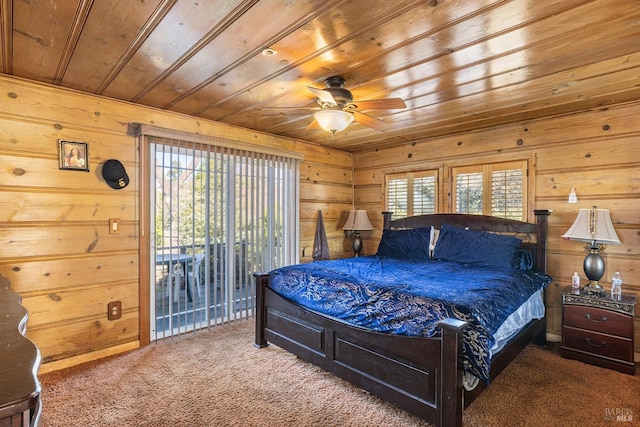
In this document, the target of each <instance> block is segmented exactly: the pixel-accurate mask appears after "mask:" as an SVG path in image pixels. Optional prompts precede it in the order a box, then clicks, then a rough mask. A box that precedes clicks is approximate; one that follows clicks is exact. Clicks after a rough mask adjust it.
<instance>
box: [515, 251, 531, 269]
mask: <svg viewBox="0 0 640 427" xmlns="http://www.w3.org/2000/svg"><path fill="white" fill-rule="evenodd" d="M513 268H514V269H515V270H533V254H531V251H530V250H528V249H518V252H516V256H515V258H514V260H513Z"/></svg>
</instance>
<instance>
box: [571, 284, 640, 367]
mask: <svg viewBox="0 0 640 427" xmlns="http://www.w3.org/2000/svg"><path fill="white" fill-rule="evenodd" d="M635 305H636V297H635V295H627V294H623V295H622V300H620V301H615V300H613V299H611V298H609V297H598V296H593V295H583V294H581V295H574V294H572V293H571V288H568V289H567V290H566V291H564V292H562V347H560V355H561V356H562V357H566V358H569V359H576V360H581V361H583V362H585V363H590V364H593V365H598V366H602V367H605V368H610V369H615V370H618V371H620V372H624V373H626V374H631V375H635V365H634V363H633V315H634V309H635Z"/></svg>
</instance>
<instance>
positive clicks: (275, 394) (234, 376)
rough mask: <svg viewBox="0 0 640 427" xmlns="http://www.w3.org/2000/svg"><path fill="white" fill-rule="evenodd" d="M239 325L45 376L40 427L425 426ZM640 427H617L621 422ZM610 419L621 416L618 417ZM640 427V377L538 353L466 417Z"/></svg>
mask: <svg viewBox="0 0 640 427" xmlns="http://www.w3.org/2000/svg"><path fill="white" fill-rule="evenodd" d="M252 343H253V322H252V321H240V322H235V323H233V324H230V325H227V326H222V327H218V328H215V329H212V330H211V331H205V332H198V333H196V334H195V335H194V334H190V335H187V336H185V337H180V338H172V339H166V340H163V341H162V342H160V343H157V344H152V345H151V346H149V347H146V348H144V349H142V350H137V351H133V352H130V353H128V354H124V355H121V356H115V357H111V358H108V359H104V360H101V361H97V362H92V363H88V364H84V365H81V366H78V367H74V368H70V369H66V370H62V371H58V372H52V373H49V374H45V375H42V376H41V377H40V380H41V382H42V389H43V391H42V399H43V405H44V410H43V415H42V422H41V426H42V427H54V426H55V427H58V426H59V427H73V426H92V427H93V426H95V427H99V426H110V427H114V426H118V427H121V426H163V427H174V426H242V427H245V426H278V427H285V426H300V427H302V426H323V427H324V426H326V427H330V426H399V427H401V426H427V425H429V424H427V423H426V422H424V421H422V420H420V419H418V418H416V417H414V416H412V415H409V414H408V413H406V412H404V411H402V410H400V409H397V408H396V407H394V406H393V405H390V404H388V403H386V402H382V401H380V400H379V399H377V398H375V397H373V396H370V395H368V394H366V393H364V392H363V391H361V390H359V389H357V388H355V387H352V386H351V385H349V384H347V383H346V382H344V381H342V380H339V379H337V378H335V377H334V376H332V375H330V374H327V373H325V372H323V371H321V370H319V369H317V368H315V367H314V366H311V365H309V364H307V363H305V362H302V361H300V360H298V359H297V358H296V357H295V356H292V355H291V354H289V353H287V352H285V351H284V350H281V349H280V348H278V347H276V346H273V345H272V346H269V347H267V348H264V349H256V348H254V347H253V346H252ZM616 411H617V412H618V413H622V414H629V413H630V415H631V416H632V418H633V422H622V423H620V422H616V421H615V419H616V418H615V413H616ZM612 414H613V415H612ZM638 423H640V377H638V376H636V377H632V376H629V375H624V374H620V373H618V372H615V371H611V370H607V369H601V368H597V367H593V366H590V365H585V364H583V363H580V362H576V361H571V360H565V359H561V358H560V357H559V356H558V355H557V354H555V353H554V352H552V351H546V350H543V349H541V348H539V347H535V346H529V347H527V348H526V349H525V350H524V351H523V353H522V354H521V355H520V356H519V357H518V358H517V359H516V360H515V361H514V362H513V363H512V364H511V365H510V366H509V367H508V368H507V369H506V370H505V371H504V372H503V373H502V374H501V375H500V376H499V377H498V378H497V379H496V380H495V381H494V382H493V383H492V384H491V386H490V387H489V388H488V389H487V390H486V391H485V392H484V393H483V394H482V395H481V396H480V397H479V398H478V399H477V400H476V401H475V402H474V403H473V404H472V405H471V406H470V407H469V408H468V409H467V410H466V411H465V414H464V424H465V425H466V426H482V427H485V426H516V425H518V426H573V425H575V426H578V425H580V426H599V425H603V426H611V425H614V424H615V425H634V424H638Z"/></svg>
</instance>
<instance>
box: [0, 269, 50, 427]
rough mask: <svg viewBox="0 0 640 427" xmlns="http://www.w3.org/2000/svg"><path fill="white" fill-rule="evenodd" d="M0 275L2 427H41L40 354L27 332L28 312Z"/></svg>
mask: <svg viewBox="0 0 640 427" xmlns="http://www.w3.org/2000/svg"><path fill="white" fill-rule="evenodd" d="M9 286H10V282H9V280H8V279H7V278H6V277H4V276H2V275H0V427H14V426H15V427H17V426H20V427H24V426H37V425H38V421H39V419H40V382H39V381H38V377H37V373H38V368H39V367H40V351H39V350H38V348H37V347H36V346H35V345H34V344H33V343H32V342H31V341H29V340H28V339H27V338H25V336H24V333H25V331H26V326H27V317H28V315H27V310H26V309H25V308H24V307H23V306H22V305H21V304H20V301H21V298H20V295H18V294H17V293H15V292H13V291H12V290H11V289H9Z"/></svg>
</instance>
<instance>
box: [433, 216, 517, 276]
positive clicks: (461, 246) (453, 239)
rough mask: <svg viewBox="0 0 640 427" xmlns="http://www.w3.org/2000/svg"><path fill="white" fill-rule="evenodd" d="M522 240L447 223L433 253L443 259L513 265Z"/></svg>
mask: <svg viewBox="0 0 640 427" xmlns="http://www.w3.org/2000/svg"><path fill="white" fill-rule="evenodd" d="M520 243H521V242H520V239H518V238H517V237H513V236H504V235H500V234H492V233H486V232H484V231H476V230H465V229H464V228H458V227H454V226H451V225H448V224H444V225H442V227H441V228H440V237H439V238H438V244H437V245H436V249H435V251H434V253H433V257H434V258H436V259H440V260H443V261H455V262H461V263H465V264H471V265H477V266H487V267H498V268H502V269H511V268H512V266H513V262H514V259H515V256H516V252H517V251H518V247H519V246H520Z"/></svg>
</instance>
